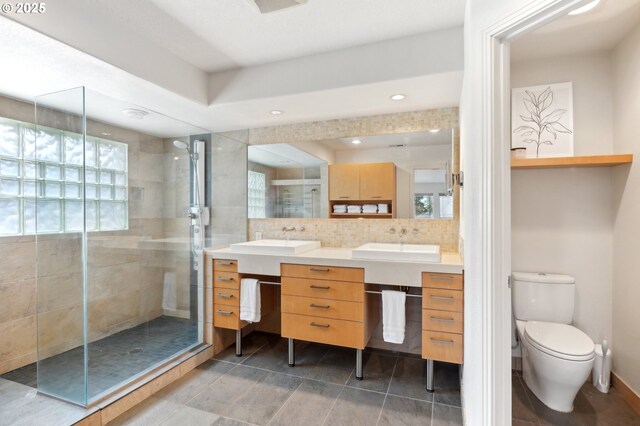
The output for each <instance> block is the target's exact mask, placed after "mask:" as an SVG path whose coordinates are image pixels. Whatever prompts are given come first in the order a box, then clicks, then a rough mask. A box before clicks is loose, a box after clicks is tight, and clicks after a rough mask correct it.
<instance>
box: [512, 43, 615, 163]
mask: <svg viewBox="0 0 640 426" xmlns="http://www.w3.org/2000/svg"><path fill="white" fill-rule="evenodd" d="M516 46H517V44H516ZM567 81H570V82H573V121H574V129H573V130H574V134H573V136H574V154H575V155H596V154H611V153H612V152H613V117H612V114H613V92H612V81H611V55H610V52H601V53H596V54H588V55H578V56H564V57H555V58H545V59H539V60H534V61H523V62H515V63H512V64H511V87H523V86H535V85H542V84H551V83H564V82H567Z"/></svg>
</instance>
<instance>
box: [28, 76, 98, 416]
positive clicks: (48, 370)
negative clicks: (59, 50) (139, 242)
mask: <svg viewBox="0 0 640 426" xmlns="http://www.w3.org/2000/svg"><path fill="white" fill-rule="evenodd" d="M35 121H36V124H35V126H25V127H24V128H23V129H21V131H22V136H23V147H24V148H23V149H24V155H23V165H24V166H23V167H24V174H23V176H24V179H23V193H24V195H25V196H24V199H23V203H24V206H23V212H24V234H35V240H36V286H37V360H38V361H37V384H38V390H39V391H40V392H43V393H45V394H48V395H51V396H54V397H57V398H60V399H64V400H67V401H71V402H74V403H77V404H81V405H85V404H86V403H87V368H86V365H87V350H86V349H87V348H86V322H85V296H86V293H85V281H86V276H85V272H86V268H85V244H84V236H85V232H84V231H85V205H84V173H83V170H84V134H85V93H84V88H81V87H80V88H76V89H70V90H65V91H61V92H56V93H51V94H47V95H43V96H39V97H37V98H36V120H35Z"/></svg>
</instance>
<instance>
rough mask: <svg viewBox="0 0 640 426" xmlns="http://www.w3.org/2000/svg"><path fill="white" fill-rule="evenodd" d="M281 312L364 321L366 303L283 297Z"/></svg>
mask: <svg viewBox="0 0 640 426" xmlns="http://www.w3.org/2000/svg"><path fill="white" fill-rule="evenodd" d="M281 310H282V312H284V313H288V314H300V315H310V316H317V317H323V318H333V319H340V320H349V321H360V322H362V321H364V303H357V302H347V301H344V300H330V299H319V298H314V297H300V296H290V295H286V294H285V295H282V299H281Z"/></svg>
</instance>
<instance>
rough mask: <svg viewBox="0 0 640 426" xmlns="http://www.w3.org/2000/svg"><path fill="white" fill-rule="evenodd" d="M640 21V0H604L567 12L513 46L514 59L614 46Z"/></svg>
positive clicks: (594, 50)
mask: <svg viewBox="0 0 640 426" xmlns="http://www.w3.org/2000/svg"><path fill="white" fill-rule="evenodd" d="M638 23H640V0H601V2H600V4H599V5H598V6H597V7H596V8H595V9H593V10H592V11H591V12H588V13H585V14H582V15H574V16H571V15H567V16H565V17H563V18H560V19H558V20H556V21H554V22H552V23H550V24H548V25H545V26H543V27H541V28H539V29H537V30H535V31H533V32H531V33H529V34H526V35H524V36H523V37H522V38H520V39H518V40H516V41H514V42H513V43H512V45H511V60H512V61H513V62H518V61H527V60H536V59H543V58H551V57H557V56H564V55H578V54H586V53H590V52H602V51H608V50H611V49H613V48H614V47H615V46H616V45H617V44H618V43H619V42H620V41H621V40H622V39H623V38H624V36H625V35H627V34H628V33H629V32H630V31H631V30H632V29H633V28H634V27H635V26H636V25H638Z"/></svg>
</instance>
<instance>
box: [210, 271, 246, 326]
mask: <svg viewBox="0 0 640 426" xmlns="http://www.w3.org/2000/svg"><path fill="white" fill-rule="evenodd" d="M212 278H213V326H214V327H219V328H226V329H230V330H240V329H241V328H242V327H244V326H246V325H247V324H248V323H247V322H246V321H241V320H240V276H239V274H238V262H237V261H235V260H227V259H213V274H212Z"/></svg>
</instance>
